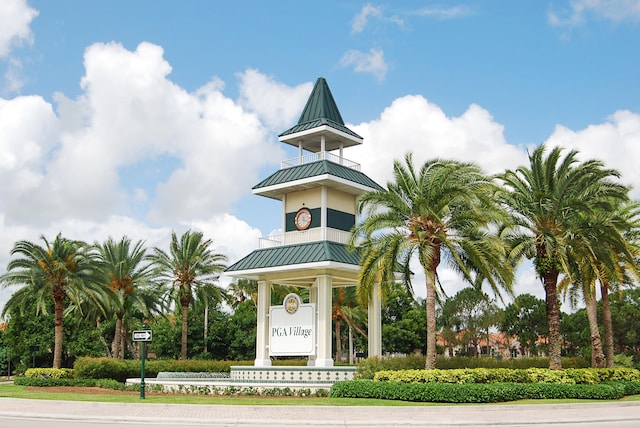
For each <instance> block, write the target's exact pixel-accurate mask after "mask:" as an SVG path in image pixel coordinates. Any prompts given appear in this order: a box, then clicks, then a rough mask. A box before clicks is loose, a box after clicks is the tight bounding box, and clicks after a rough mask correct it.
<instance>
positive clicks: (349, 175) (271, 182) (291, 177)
mask: <svg viewBox="0 0 640 428" xmlns="http://www.w3.org/2000/svg"><path fill="white" fill-rule="evenodd" d="M325 174H329V175H333V176H335V177H339V178H342V179H344V180H349V181H351V182H353V183H357V184H360V185H362V186H367V187H369V188H371V189H375V190H383V189H382V187H380V186H379V185H378V183H376V182H375V181H373V180H372V179H370V178H369V177H367V176H366V175H365V174H363V173H362V172H360V171H357V170H355V169H353V168H348V167H346V166H344V165H339V164H337V163H335V162H331V161H328V160H326V159H325V160H320V161H317V162H311V163H307V164H303V165H297V166H293V167H291V168H285V169H281V170H279V171H276V172H275V173H273V174H271V175H270V176H269V177H267V178H265V179H264V180H262V181H261V182H260V183H258V184H256V185H255V186H253V189H260V188H263V187H269V186H276V185H278V184H282V183H289V182H292V181H296V180H302V179H305V178H309V177H316V176H319V175H325Z"/></svg>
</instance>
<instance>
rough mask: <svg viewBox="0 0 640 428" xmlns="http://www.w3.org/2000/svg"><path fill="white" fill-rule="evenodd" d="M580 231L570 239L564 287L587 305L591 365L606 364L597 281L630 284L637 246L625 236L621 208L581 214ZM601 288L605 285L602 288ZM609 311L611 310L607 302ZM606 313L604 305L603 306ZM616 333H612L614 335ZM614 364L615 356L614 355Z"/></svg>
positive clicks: (635, 272) (636, 271) (573, 296)
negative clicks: (567, 273) (630, 274)
mask: <svg viewBox="0 0 640 428" xmlns="http://www.w3.org/2000/svg"><path fill="white" fill-rule="evenodd" d="M579 218H580V220H579V222H578V228H577V233H574V234H573V235H572V237H571V238H570V240H571V241H574V242H570V245H569V255H570V257H569V268H570V269H571V274H570V275H568V276H566V277H565V278H564V279H563V280H562V281H561V284H560V286H561V288H563V289H568V290H569V293H570V295H571V297H572V299H571V301H572V303H573V302H575V301H576V299H577V298H576V296H577V295H580V296H581V297H582V298H583V300H584V303H585V305H586V313H587V318H588V321H589V329H590V332H591V364H592V366H593V367H596V368H600V367H605V364H606V358H605V354H604V350H603V346H602V337H601V335H600V328H599V325H598V302H597V299H596V283H597V282H598V281H599V282H600V284H601V286H602V284H610V283H616V284H620V283H630V282H631V280H630V278H629V277H628V275H627V274H628V273H629V272H631V273H633V274H634V275H635V276H636V277H637V274H638V267H637V264H636V263H635V259H634V252H635V249H634V247H633V246H632V245H630V244H629V243H628V242H627V240H626V239H625V235H624V234H625V232H626V231H628V230H629V229H630V228H631V225H630V223H629V222H628V220H627V218H625V216H621V212H620V211H619V210H615V211H596V212H594V213H592V215H590V216H586V217H585V216H580V217H579ZM601 288H602V287H601ZM606 309H607V310H609V308H608V305H607V308H606ZM603 312H604V308H603ZM612 336H613V335H612ZM610 360H611V363H613V355H611V358H610Z"/></svg>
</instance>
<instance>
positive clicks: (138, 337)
mask: <svg viewBox="0 0 640 428" xmlns="http://www.w3.org/2000/svg"><path fill="white" fill-rule="evenodd" d="M152 336H153V334H152V331H151V330H136V331H134V332H133V341H134V342H151V338H152Z"/></svg>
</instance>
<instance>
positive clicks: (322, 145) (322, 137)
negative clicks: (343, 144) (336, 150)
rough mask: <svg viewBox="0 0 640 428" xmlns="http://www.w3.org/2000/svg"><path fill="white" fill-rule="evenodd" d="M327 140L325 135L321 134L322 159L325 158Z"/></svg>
mask: <svg viewBox="0 0 640 428" xmlns="http://www.w3.org/2000/svg"><path fill="white" fill-rule="evenodd" d="M325 142H326V140H325V138H324V135H321V136H320V152H321V153H322V158H321V159H324V152H325V151H326V149H325V147H326V144H325Z"/></svg>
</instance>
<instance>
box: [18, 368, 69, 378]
mask: <svg viewBox="0 0 640 428" xmlns="http://www.w3.org/2000/svg"><path fill="white" fill-rule="evenodd" d="M24 376H25V377H29V378H35V377H39V378H50V379H72V378H73V377H74V371H73V369H42V368H36V369H27V371H25V373H24Z"/></svg>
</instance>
